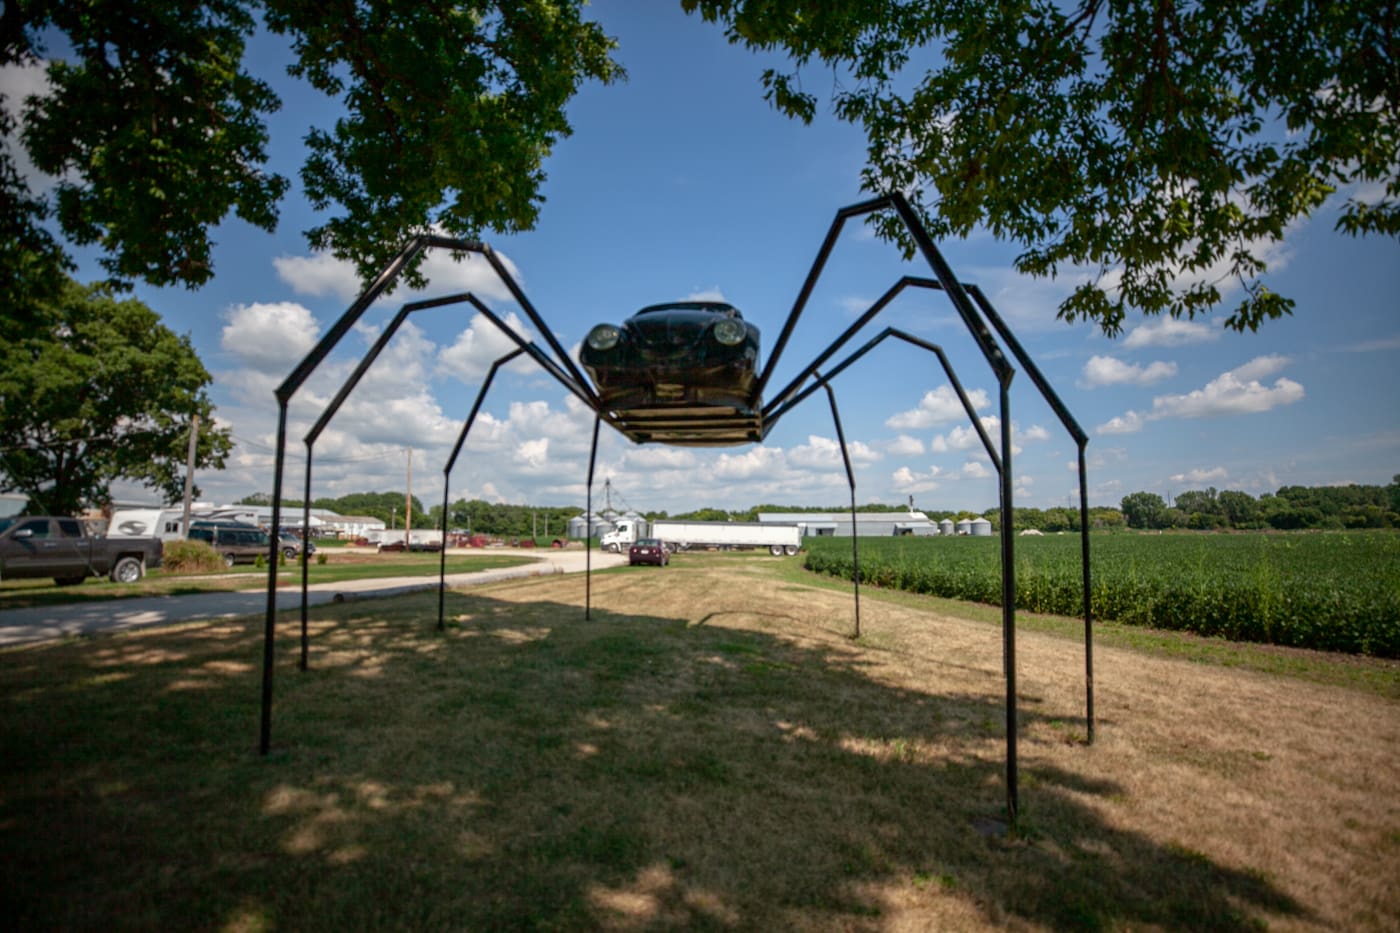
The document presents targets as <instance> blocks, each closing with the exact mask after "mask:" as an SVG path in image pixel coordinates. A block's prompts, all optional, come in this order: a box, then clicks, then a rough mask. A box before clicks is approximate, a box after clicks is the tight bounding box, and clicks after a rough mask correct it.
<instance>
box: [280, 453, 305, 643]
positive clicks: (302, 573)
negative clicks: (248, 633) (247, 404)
mask: <svg viewBox="0 0 1400 933" xmlns="http://www.w3.org/2000/svg"><path fill="white" fill-rule="evenodd" d="M272 533H273V536H274V537H276V538H277V543H278V545H279V547H280V545H281V543H282V529H281V528H280V527H276V528H273V529H272ZM310 533H311V442H310V441H308V442H307V444H306V490H305V498H304V499H303V500H302V503H301V661H300V663H299V665H298V666H299V667H300V668H301V669H302V670H303V671H304V670H306V669H307V663H308V655H309V654H310V652H311V639H310V636H309V635H308V628H309V622H308V620H307V605H306V592H307V574H309V573H310V562H309V561H307V559H306V542H307V541H308V540H310V539H309V538H307V535H309V534H310Z"/></svg>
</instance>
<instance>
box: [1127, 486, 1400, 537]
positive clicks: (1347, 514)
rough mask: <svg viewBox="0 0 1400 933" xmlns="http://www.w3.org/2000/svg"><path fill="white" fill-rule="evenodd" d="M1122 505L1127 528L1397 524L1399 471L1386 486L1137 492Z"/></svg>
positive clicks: (1289, 528)
mask: <svg viewBox="0 0 1400 933" xmlns="http://www.w3.org/2000/svg"><path fill="white" fill-rule="evenodd" d="M1120 508H1121V510H1122V512H1123V518H1124V520H1125V521H1126V522H1127V524H1128V527H1129V528H1199V529H1207V530H1208V529H1213V528H1239V529H1259V528H1275V529H1279V530H1281V531H1293V530H1297V529H1305V528H1327V529H1341V528H1400V474H1396V476H1395V477H1394V478H1393V479H1392V480H1391V481H1390V485H1388V486H1360V485H1357V484H1354V483H1353V484H1351V485H1348V486H1283V487H1281V488H1280V489H1279V491H1278V492H1276V493H1274V494H1272V495H1270V494H1268V493H1265V494H1264V495H1262V496H1260V497H1259V498H1257V499H1256V498H1255V497H1254V496H1251V495H1250V494H1249V493H1247V492H1239V491H1238V490H1233V489H1227V490H1225V491H1224V492H1217V491H1216V490H1215V488H1214V487H1209V488H1207V489H1203V490H1189V491H1187V492H1183V493H1179V494H1177V496H1176V497H1175V499H1174V500H1173V501H1172V502H1171V503H1168V502H1167V501H1166V500H1164V499H1163V498H1162V497H1161V496H1159V495H1157V494H1156V493H1151V492H1135V493H1132V494H1131V495H1127V496H1124V497H1123V501H1122V504H1121V506H1120Z"/></svg>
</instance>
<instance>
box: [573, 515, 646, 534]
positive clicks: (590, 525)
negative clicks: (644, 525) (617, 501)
mask: <svg viewBox="0 0 1400 933" xmlns="http://www.w3.org/2000/svg"><path fill="white" fill-rule="evenodd" d="M622 519H629V520H631V521H633V522H637V523H641V522H644V521H645V519H644V518H643V517H642V516H641V515H639V514H638V513H637V512H627V513H625V514H622V515H618V514H617V513H615V512H614V513H607V512H604V513H602V514H599V513H597V512H595V513H593V514H592V515H588V516H584V515H575V516H574V517H573V518H571V519H569V537H570V538H572V539H574V540H582V539H584V538H601V537H602V536H603V535H605V534H607V533H608V532H610V531H615V530H616V529H617V524H616V523H617V522H618V521H620V520H622Z"/></svg>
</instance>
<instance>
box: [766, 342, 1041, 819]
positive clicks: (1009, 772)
mask: <svg viewBox="0 0 1400 933" xmlns="http://www.w3.org/2000/svg"><path fill="white" fill-rule="evenodd" d="M889 337H898V338H899V339H901V340H903V341H905V342H906V343H909V344H912V345H914V346H918V347H923V348H924V349H926V350H928V351H930V352H932V353H933V354H934V355H935V356H937V357H938V361H939V363H940V364H941V365H942V367H943V372H944V373H945V374H946V375H947V376H948V380H949V382H950V383H951V384H952V386H953V389H954V391H955V392H956V393H957V396H958V400H959V401H960V402H961V403H962V406H963V411H965V412H966V413H967V416H968V419H969V420H970V421H971V422H972V425H973V428H974V429H975V430H976V431H977V435H978V437H979V438H980V439H981V441H982V446H983V449H984V450H985V451H986V453H987V457H988V459H990V460H991V461H992V464H993V465H994V466H995V467H996V471H997V475H998V477H999V479H1000V487H999V488H1000V493H999V496H998V498H999V500H1000V512H1001V529H1002V533H1001V558H1002V560H1001V595H1002V669H1003V673H1004V674H1005V678H1006V794H1007V797H1006V809H1007V817H1008V820H1009V822H1010V825H1011V826H1013V827H1014V826H1015V825H1016V819H1017V813H1018V812H1019V794H1018V791H1017V783H1018V772H1017V759H1016V743H1017V731H1016V730H1017V726H1016V719H1017V717H1016V624H1015V620H1016V610H1015V605H1016V604H1015V599H1016V582H1015V575H1016V565H1015V560H1014V558H1015V553H1014V547H1013V544H1012V520H1011V515H1012V484H1011V420H1010V399H1009V396H1010V379H1009V378H1008V379H1006V380H1003V381H1002V382H1001V383H1000V387H1001V391H1000V402H1001V451H1000V456H998V451H997V449H996V447H995V446H993V444H992V441H991V438H990V437H988V436H987V432H986V429H985V428H984V427H983V426H982V421H981V418H979V417H978V415H977V410H976V409H975V408H974V407H973V405H972V401H971V399H969V398H968V396H967V392H966V391H965V390H964V389H963V387H962V383H961V382H960V381H959V380H958V378H957V374H956V373H955V372H954V371H953V367H952V364H951V363H950V362H949V360H948V357H947V355H946V354H945V353H944V352H943V349H942V348H941V347H939V346H938V345H936V344H933V343H929V342H928V341H926V340H923V339H921V338H919V337H915V336H913V335H912V334H907V333H905V332H903V331H900V330H896V329H895V328H885V330H883V331H881V332H880V334H879V335H878V336H876V337H875V338H874V339H872V340H870V341H869V342H868V343H866V344H865V346H863V347H861V348H860V349H859V350H857V351H856V352H854V353H852V354H851V355H850V356H849V357H847V358H846V359H845V360H843V361H842V362H841V363H840V364H838V365H837V366H836V367H834V368H833V369H832V370H831V371H830V372H829V373H827V374H826V376H824V377H821V378H820V379H818V380H817V381H816V382H814V383H813V384H812V385H810V386H808V387H807V388H806V389H804V390H803V391H801V392H799V393H798V394H797V395H796V396H794V397H793V398H792V399H791V401H789V402H788V403H787V404H786V405H784V406H783V407H782V408H781V409H780V410H779V411H777V412H775V413H774V416H773V417H774V419H775V420H777V419H780V418H781V417H782V416H783V415H784V414H786V413H787V412H789V411H791V410H792V409H793V408H794V407H796V406H797V405H799V404H801V403H802V401H803V400H805V399H806V398H807V397H808V396H810V395H811V394H812V393H813V392H815V391H816V390H817V388H819V387H825V386H826V385H827V384H828V383H829V382H830V381H831V380H832V379H834V378H835V377H836V376H838V375H840V374H841V373H842V372H843V371H845V370H846V369H847V368H848V367H849V366H851V365H852V364H854V363H855V362H856V361H857V360H859V359H860V358H861V357H863V356H865V354H867V353H869V352H870V351H871V350H873V349H874V348H875V347H876V346H878V345H879V344H880V343H881V342H883V341H884V340H885V339H887V338H889ZM1008 368H1009V367H1008ZM828 391H829V390H828ZM843 450H844V443H843Z"/></svg>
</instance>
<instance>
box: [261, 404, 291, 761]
mask: <svg viewBox="0 0 1400 933" xmlns="http://www.w3.org/2000/svg"><path fill="white" fill-rule="evenodd" d="M286 456H287V401H286V399H283V398H281V397H279V398H278V400H277V457H276V460H275V461H274V463H275V466H274V467H273V469H274V475H273V477H272V525H273V527H274V528H275V527H277V524H278V522H279V521H281V518H282V465H283V463H284V462H285V461H286ZM277 544H278V542H277V540H276V538H274V539H273V544H272V553H273V555H276V553H277ZM276 639H277V561H276V560H275V559H274V560H273V561H272V563H271V565H270V566H269V567H268V568H267V618H266V620H265V621H264V623H263V675H262V720H261V727H260V730H259V733H258V752H259V753H260V754H262V755H266V754H267V752H268V749H270V748H271V747H272V667H273V660H274V655H275V653H276V652H275V651H274V645H275V643H276Z"/></svg>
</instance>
